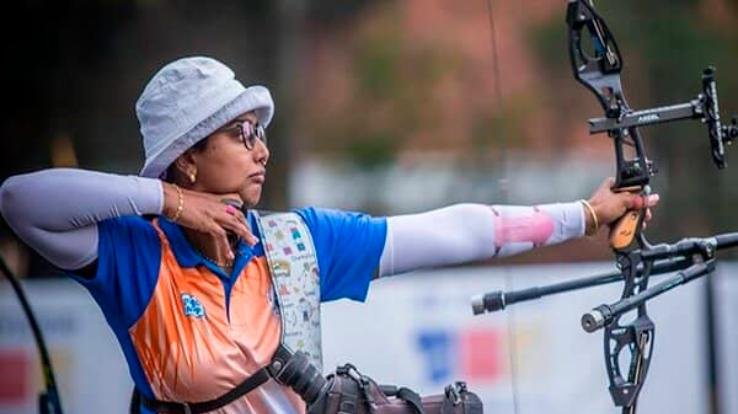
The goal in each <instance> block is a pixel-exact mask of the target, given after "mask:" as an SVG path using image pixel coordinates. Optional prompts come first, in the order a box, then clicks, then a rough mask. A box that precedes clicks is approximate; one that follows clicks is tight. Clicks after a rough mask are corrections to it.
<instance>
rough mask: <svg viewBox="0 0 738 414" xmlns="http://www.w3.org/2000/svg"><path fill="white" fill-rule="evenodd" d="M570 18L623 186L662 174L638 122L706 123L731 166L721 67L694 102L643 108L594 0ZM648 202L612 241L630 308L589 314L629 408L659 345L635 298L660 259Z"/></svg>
mask: <svg viewBox="0 0 738 414" xmlns="http://www.w3.org/2000/svg"><path fill="white" fill-rule="evenodd" d="M566 22H567V25H568V32H569V38H568V42H569V55H570V59H571V66H572V70H573V72H574V77H575V78H576V79H577V80H578V81H579V82H580V83H581V84H583V85H584V86H586V87H587V88H588V89H589V90H590V91H592V93H594V95H595V97H596V98H597V100H598V101H599V103H600V106H601V107H602V109H603V111H604V113H605V116H604V117H601V118H594V119H590V120H589V125H590V133H592V134H596V133H600V132H606V133H607V134H608V135H609V136H610V138H612V140H613V143H614V146H615V161H616V181H615V185H614V187H613V190H615V191H632V192H640V193H641V194H643V195H644V196H645V195H647V194H649V193H650V188H649V180H650V177H651V176H652V175H653V174H654V172H655V168H654V165H653V163H652V162H651V161H650V160H649V159H648V157H647V156H646V153H645V148H644V145H643V140H642V138H641V135H640V133H639V131H638V127H640V126H645V125H652V124H657V123H665V122H672V121H678V120H684V119H696V120H700V121H702V122H704V124H705V126H706V127H707V130H708V137H709V141H710V146H711V152H712V159H713V161H714V163H715V165H716V166H717V167H718V168H724V167H725V166H726V163H725V145H726V144H728V143H730V141H731V140H732V139H733V138H735V137H736V136H737V135H738V128H736V119H735V118H734V119H733V121H732V124H731V125H722V124H721V122H720V113H719V107H718V96H717V87H716V83H715V70H714V68H712V67H708V68H706V69H705V70H704V71H703V73H702V92H701V93H700V94H698V95H697V97H695V98H694V99H692V100H691V101H689V102H686V103H681V104H677V105H669V106H664V107H658V108H651V109H645V110H638V111H635V110H633V109H631V108H630V106H629V105H628V102H627V101H626V99H625V95H624V92H623V88H622V84H621V80H620V72H621V71H622V68H623V58H622V56H621V54H620V51H619V49H618V45H617V43H616V42H615V38H614V37H613V35H612V33H611V32H610V29H609V28H608V27H607V24H606V23H605V21H604V19H603V18H602V17H601V16H600V15H599V14H597V12H596V11H595V9H594V6H593V4H592V1H591V0H569V4H568V8H567V14H566ZM626 146H628V147H632V153H633V155H632V157H630V158H628V156H627V155H626V148H625V147H626ZM644 216H645V207H644V208H643V209H641V210H635V211H629V212H628V213H626V215H625V216H624V217H623V218H621V219H620V220H619V221H618V222H617V223H615V225H614V226H613V229H612V232H611V234H610V245H611V247H612V249H613V251H614V253H615V258H616V262H617V266H618V268H619V269H620V271H621V272H622V279H623V281H624V283H625V287H624V289H623V293H622V297H621V301H620V302H618V304H620V305H623V304H624V303H628V306H627V309H626V308H622V307H618V308H613V307H611V306H609V305H603V306H601V307H598V308H597V309H595V310H594V311H592V312H590V313H588V314H586V315H585V316H584V317H583V318H582V325H583V327H584V329H585V330H587V331H588V332H593V331H595V330H597V329H599V328H601V327H604V328H605V334H604V345H605V363H606V366H607V374H608V377H609V381H610V393H611V394H612V397H613V400H614V402H615V405H617V406H619V407H623V412H624V413H634V412H635V407H636V400H637V398H638V394H639V392H640V390H641V387H642V386H643V381H644V380H645V378H646V374H647V373H648V368H649V365H650V362H651V354H652V351H653V343H654V333H655V332H654V331H655V329H654V323H653V321H652V320H651V319H650V318H649V317H648V312H647V310H646V300H645V299H644V300H629V299H632V298H634V297H638V298H640V297H639V296H638V295H644V294H646V292H648V291H647V289H648V281H649V276H650V274H651V271H652V269H653V265H654V261H655V260H656V259H657V258H665V257H671V255H670V254H667V255H665V256H659V257H655V256H654V255H651V254H650V252H652V251H653V250H654V248H655V246H652V245H650V244H649V243H648V241H647V240H646V238H645V236H644V235H643V232H642V228H643V218H644ZM714 250H715V249H714V248H705V249H703V250H701V251H700V252H699V254H697V256H695V257H694V259H695V260H693V261H692V263H691V265H690V267H689V268H688V269H687V270H685V271H684V272H683V274H682V275H683V276H684V277H685V278H686V279H687V280H692V279H693V278H696V277H699V276H701V275H704V274H706V273H708V272H710V271H711V270H712V269H713V267H714V259H713V258H712V255H713V253H714ZM632 309H635V310H636V315H635V318H634V319H631V320H630V321H628V322H627V323H623V322H621V320H620V318H621V316H622V315H623V314H624V313H625V312H627V311H630V310H632ZM626 351H627V352H629V353H630V362H629V366H628V367H627V370H624V369H623V367H621V365H620V363H621V359H620V355H621V353H622V352H626Z"/></svg>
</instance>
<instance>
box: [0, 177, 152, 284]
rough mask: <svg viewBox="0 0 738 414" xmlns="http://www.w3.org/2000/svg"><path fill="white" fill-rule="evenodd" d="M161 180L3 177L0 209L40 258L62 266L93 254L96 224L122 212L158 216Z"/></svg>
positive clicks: (88, 260)
mask: <svg viewBox="0 0 738 414" xmlns="http://www.w3.org/2000/svg"><path fill="white" fill-rule="evenodd" d="M163 200H164V196H163V192H162V185H161V181H159V180H156V179H151V178H142V177H136V176H124V175H117V174H106V173H99V172H94V171H85V170H78V169H68V168H59V169H49V170H43V171H39V172H35V173H31V174H24V175H16V176H13V177H10V178H8V179H7V180H6V181H5V182H4V183H3V185H2V187H0V212H2V215H3V217H4V218H5V220H6V221H7V222H8V225H10V227H11V228H12V229H13V231H15V232H16V233H17V234H18V236H19V237H20V238H21V239H22V240H23V241H24V242H26V243H27V244H28V245H29V246H31V247H33V248H34V249H35V250H36V251H38V253H39V254H41V256H43V257H44V258H46V259H47V260H48V261H50V262H51V263H53V264H54V265H56V266H58V267H60V268H62V269H79V268H81V267H84V266H86V265H88V264H90V263H92V261H94V260H95V259H96V258H97V242H98V233H97V223H98V222H100V221H103V220H106V219H109V218H113V217H120V216H124V215H133V214H136V215H141V214H160V213H161V211H162V207H163Z"/></svg>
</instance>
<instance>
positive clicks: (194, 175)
mask: <svg viewBox="0 0 738 414" xmlns="http://www.w3.org/2000/svg"><path fill="white" fill-rule="evenodd" d="M195 181H197V170H194V171H191V172H190V184H195Z"/></svg>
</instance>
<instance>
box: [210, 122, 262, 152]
mask: <svg viewBox="0 0 738 414" xmlns="http://www.w3.org/2000/svg"><path fill="white" fill-rule="evenodd" d="M218 131H220V132H227V133H230V134H231V135H233V136H236V135H238V138H239V140H240V141H241V142H242V143H243V145H244V146H245V147H246V149H248V150H252V149H254V147H255V146H256V140H257V139H258V140H260V141H261V142H262V143H264V145H266V143H267V137H266V131H265V130H264V127H263V126H261V125H260V124H259V123H258V122H251V121H249V120H245V121H236V124H235V125H233V126H228V127H226V128H222V129H220V130H218Z"/></svg>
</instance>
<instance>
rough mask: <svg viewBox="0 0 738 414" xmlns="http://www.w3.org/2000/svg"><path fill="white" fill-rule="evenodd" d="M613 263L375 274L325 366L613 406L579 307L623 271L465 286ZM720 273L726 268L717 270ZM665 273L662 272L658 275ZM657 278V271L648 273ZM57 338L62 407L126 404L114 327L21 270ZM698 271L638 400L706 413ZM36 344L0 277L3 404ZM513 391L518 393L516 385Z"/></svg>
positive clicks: (724, 348)
mask: <svg viewBox="0 0 738 414" xmlns="http://www.w3.org/2000/svg"><path fill="white" fill-rule="evenodd" d="M610 270H613V269H612V267H611V265H609V264H577V265H540V266H515V267H484V268H463V269H453V270H443V271H430V272H423V273H417V274H412V275H406V276H398V277H393V278H387V279H383V280H380V281H377V282H375V283H374V284H373V286H372V288H371V289H370V294H369V298H368V300H367V303H365V304H360V303H354V302H349V301H339V302H334V303H329V304H326V305H325V306H324V308H323V309H324V310H323V342H324V347H325V348H324V351H325V367H326V370H330V369H332V368H335V366H337V365H339V364H342V363H345V362H352V363H353V364H355V365H356V366H357V367H358V368H359V369H360V370H361V371H362V372H364V373H365V374H367V375H370V376H372V377H373V378H375V379H376V380H377V381H378V382H380V383H385V384H397V385H404V386H408V387H410V388H413V389H415V390H416V391H419V392H422V393H424V394H430V393H439V392H442V390H443V387H444V386H445V385H447V384H449V383H451V382H453V381H455V380H464V381H467V383H468V384H469V388H470V389H471V390H473V391H475V392H476V393H478V394H479V396H480V397H481V398H482V399H483V400H484V402H485V412H487V413H513V412H514V404H515V403H514V401H515V399H517V405H518V413H519V414H527V413H530V414H533V413H536V414H539V413H541V412H546V413H553V414H555V413H567V414H568V413H613V414H614V413H619V412H620V410H618V409H616V408H615V407H614V406H613V404H612V401H611V399H610V395H609V392H608V390H607V386H608V384H607V377H606V373H605V367H604V358H603V343H602V332H597V333H594V334H587V333H585V332H584V331H583V330H582V329H581V327H580V323H579V320H580V317H581V315H582V313H584V312H586V311H589V310H590V309H592V308H593V307H595V306H597V305H599V304H601V303H611V302H613V301H614V300H616V299H617V298H618V297H619V296H620V288H621V284H620V283H616V284H612V285H609V286H602V287H597V288H591V289H586V290H580V291H576V292H570V293H564V294H559V295H555V296H550V297H547V298H543V299H539V300H535V301H530V302H526V303H520V304H517V305H512V306H510V307H509V308H508V309H507V310H505V311H503V312H498V313H494V314H487V315H482V316H472V313H471V307H470V303H469V298H470V297H471V296H472V295H474V294H478V293H484V292H488V291H493V290H498V289H505V288H507V289H521V288H525V287H531V286H539V285H544V284H549V283H555V282H560V281H562V280H566V279H571V278H577V277H581V276H587V275H590V274H594V273H601V272H606V271H610ZM734 271H738V265H736V264H729V265H725V266H721V267H719V269H718V274H717V275H715V277H716V281H715V282H716V283H715V286H716V300H717V303H718V324H719V326H720V329H719V330H718V339H719V341H720V355H721V358H720V360H719V361H720V364H719V368H720V373H721V377H720V379H721V384H722V392H721V395H722V396H723V406H722V407H723V411H722V412H723V413H738V396H736V393H733V392H730V390H736V389H738V362H737V361H736V358H735V354H736V351H738V330H737V329H735V326H736V325H735V322H734V321H733V319H732V318H730V316H732V315H738V281H737V279H736V278H735V277H730V274H731V273H735V272H734ZM722 275H725V276H724V277H721V276H722ZM663 277H666V276H655V277H654V280H660V279H658V278H663ZM652 283H654V282H652ZM25 285H26V287H27V293H28V296H29V298H30V300H31V303H32V305H33V307H34V309H35V310H36V313H37V315H38V317H39V319H40V322H41V325H42V329H43V331H44V334H45V335H46V338H47V341H48V342H49V346H50V348H51V353H52V359H53V363H54V368H55V369H56V372H57V381H58V383H59V386H60V391H61V394H62V403H63V405H64V408H65V412H66V413H75V414H76V413H82V414H84V413H100V412H105V413H126V412H127V409H128V398H129V396H130V391H131V386H132V384H131V381H130V379H129V376H128V371H127V368H126V366H125V363H124V361H123V355H122V353H121V351H120V350H119V348H118V345H117V342H116V341H115V338H114V337H113V334H112V332H111V331H110V330H109V329H108V328H107V325H106V323H105V321H104V318H103V317H102V314H101V312H100V310H99V309H98V307H97V305H96V304H95V303H94V301H93V300H92V298H91V297H90V296H89V294H87V292H85V291H84V289H83V288H82V287H80V286H78V285H77V284H76V283H74V282H72V281H69V280H48V281H37V280H32V281H26V282H25ZM703 298H704V283H703V282H702V281H696V282H693V283H692V284H690V285H687V286H684V287H679V288H677V289H675V290H673V291H671V292H669V293H667V294H665V295H662V296H660V297H658V298H656V299H654V300H652V301H651V303H650V305H649V313H650V314H651V317H652V319H653V320H654V322H655V324H656V341H655V349H654V357H653V361H652V363H651V369H650V372H649V374H648V378H647V381H646V385H645V387H644V389H643V392H642V394H641V398H640V404H639V412H642V413H666V412H679V413H706V412H707V401H708V400H707V380H706V378H707V356H706V355H707V353H706V344H707V342H706V339H705V334H706V329H705V326H704V320H705V310H704V301H703ZM40 387H41V375H40V370H39V366H38V358H37V352H36V349H35V347H34V344H33V341H32V337H31V332H30V329H28V325H27V322H26V321H25V318H24V316H23V314H22V313H21V309H20V306H19V305H18V304H17V300H16V298H15V296H14V295H13V293H12V291H11V289H10V286H9V285H8V284H7V283H2V284H0V413H7V414H20V413H35V412H37V411H36V404H37V403H36V401H35V398H36V395H37V392H38V390H39V389H40ZM515 395H517V398H514V396H515Z"/></svg>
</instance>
